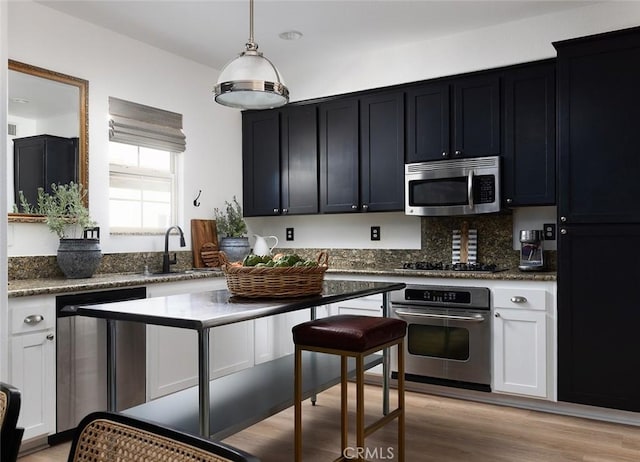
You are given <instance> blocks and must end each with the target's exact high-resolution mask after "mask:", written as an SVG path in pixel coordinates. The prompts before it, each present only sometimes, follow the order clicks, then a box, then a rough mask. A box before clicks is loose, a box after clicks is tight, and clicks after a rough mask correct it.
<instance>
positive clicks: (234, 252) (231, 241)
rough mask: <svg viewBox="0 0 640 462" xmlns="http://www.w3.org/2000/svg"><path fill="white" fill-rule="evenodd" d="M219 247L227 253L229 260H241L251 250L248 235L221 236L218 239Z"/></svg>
mask: <svg viewBox="0 0 640 462" xmlns="http://www.w3.org/2000/svg"><path fill="white" fill-rule="evenodd" d="M219 248H220V250H222V251H223V252H224V253H225V254H226V255H227V258H228V259H229V261H242V260H243V259H244V257H246V256H247V255H249V252H250V251H251V246H250V245H249V238H248V237H223V238H222V239H220V245H219Z"/></svg>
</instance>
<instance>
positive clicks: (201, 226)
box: [191, 219, 218, 268]
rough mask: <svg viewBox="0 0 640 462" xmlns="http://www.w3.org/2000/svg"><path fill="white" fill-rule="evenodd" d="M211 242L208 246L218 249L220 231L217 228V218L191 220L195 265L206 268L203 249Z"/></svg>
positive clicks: (192, 249)
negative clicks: (202, 254) (202, 253)
mask: <svg viewBox="0 0 640 462" xmlns="http://www.w3.org/2000/svg"><path fill="white" fill-rule="evenodd" d="M207 243H211V244H213V248H212V246H210V245H209V246H207V247H208V248H209V249H210V250H214V249H216V250H217V249H218V231H217V229H216V221H215V220H196V219H193V220H191V251H192V253H193V267H194V268H204V267H205V264H204V262H203V261H202V256H201V253H200V251H201V249H202V246H203V245H204V244H207Z"/></svg>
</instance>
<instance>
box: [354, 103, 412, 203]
mask: <svg viewBox="0 0 640 462" xmlns="http://www.w3.org/2000/svg"><path fill="white" fill-rule="evenodd" d="M360 209H361V210H362V211H369V212H381V211H392V210H396V211H397V210H404V93H403V92H401V91H394V92H385V93H376V94H372V95H369V96H363V97H362V98H360Z"/></svg>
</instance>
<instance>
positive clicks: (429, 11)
mask: <svg viewBox="0 0 640 462" xmlns="http://www.w3.org/2000/svg"><path fill="white" fill-rule="evenodd" d="M39 3H41V4H44V5H46V6H49V7H51V8H53V9H56V10H58V11H61V12H63V13H66V14H69V15H72V16H75V17H78V18H80V19H83V20H86V21H88V22H91V23H94V24H96V25H99V26H102V27H104V28H107V29H111V30H113V31H115V32H118V33H120V34H123V35H126V36H128V37H130V38H133V39H136V40H139V41H142V42H145V43H148V44H150V45H153V46H155V47H158V48H161V49H164V50H166V51H169V52H171V53H175V54H177V55H181V56H183V57H185V58H188V59H191V60H193V61H196V62H199V63H201V64H204V65H207V66H211V67H214V68H216V69H221V68H222V67H223V66H224V64H225V63H226V62H228V61H229V60H231V59H232V58H233V57H235V56H236V55H237V54H238V53H239V52H241V51H242V50H243V49H244V44H245V42H246V41H247V38H248V36H249V1H248V0H207V1H191V0H181V1H176V0H155V1H154V0H146V1H118V0H108V1H105V0H71V1H68V0H39ZM593 3H597V2H593V1H579V0H571V1H561V0H558V1H519V0H514V1H504V0H503V1H480V0H477V1H453V0H447V1H426V0H422V1H402V0H352V1H345V0H255V8H254V36H255V41H256V42H257V43H258V45H259V46H260V50H261V51H263V52H264V54H265V56H266V57H268V58H269V59H270V60H271V61H273V62H274V63H275V64H276V65H277V66H278V67H280V66H283V67H285V66H291V65H294V64H295V63H301V62H304V60H305V59H310V58H313V59H316V60H317V59H323V58H324V57H328V56H331V55H335V54H339V53H357V52H365V53H366V52H367V51H369V50H373V49H379V48H386V47H392V46H399V45H403V44H409V43H416V42H422V41H425V40H429V39H433V38H436V37H441V36H446V35H452V34H456V33H460V32H463V31H467V30H472V29H478V28H483V27H488V26H492V25H496V24H500V23H505V22H511V21H516V20H520V19H524V18H527V17H532V16H539V15H544V14H549V13H555V12H558V11H562V10H567V9H572V8H580V7H584V6H586V5H589V4H593ZM289 30H297V31H300V32H302V33H303V34H304V35H303V37H302V38H301V39H300V40H297V41H285V40H282V39H280V38H278V34H280V33H281V32H284V31H289ZM285 77H286V76H285Z"/></svg>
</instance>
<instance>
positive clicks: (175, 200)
mask: <svg viewBox="0 0 640 462" xmlns="http://www.w3.org/2000/svg"><path fill="white" fill-rule="evenodd" d="M111 143H112V142H109V144H111ZM130 146H135V145H130ZM135 147H136V148H137V153H138V155H140V146H135ZM166 152H170V151H166ZM180 154H181V153H177V152H170V165H171V167H170V171H168V172H167V171H164V170H156V169H151V168H146V167H137V166H131V165H122V164H113V163H111V162H109V188H111V175H112V173H114V174H117V175H125V176H127V175H130V176H138V177H139V176H141V177H146V178H150V179H155V178H161V179H168V180H169V181H170V183H171V204H170V218H169V225H168V226H171V225H172V224H174V223H178V219H179V210H178V204H179V203H180V198H179V195H180V190H181V187H180V186H181V185H180V183H181V181H180V179H181V178H182V177H181V175H180V171H181V169H180V165H181V163H180ZM110 202H111V197H109V208H110V207H111V206H110ZM136 202H139V203H140V205H141V206H143V204H144V202H143V201H142V200H141V201H136ZM109 226H110V233H111V234H115V235H117V234H129V235H130V234H139V235H158V234H163V233H164V232H165V231H166V228H142V227H135V228H128V227H117V226H112V225H111V224H110V225H109Z"/></svg>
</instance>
